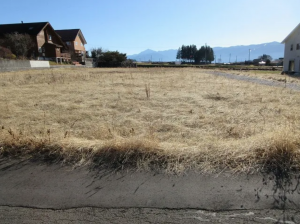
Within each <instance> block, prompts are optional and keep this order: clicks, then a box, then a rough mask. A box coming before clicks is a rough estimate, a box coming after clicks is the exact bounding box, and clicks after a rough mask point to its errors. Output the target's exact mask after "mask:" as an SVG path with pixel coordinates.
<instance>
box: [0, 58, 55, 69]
mask: <svg viewBox="0 0 300 224" xmlns="http://www.w3.org/2000/svg"><path fill="white" fill-rule="evenodd" d="M32 68H50V65H49V61H29V60H5V59H0V72H5V71H17V70H26V69H32Z"/></svg>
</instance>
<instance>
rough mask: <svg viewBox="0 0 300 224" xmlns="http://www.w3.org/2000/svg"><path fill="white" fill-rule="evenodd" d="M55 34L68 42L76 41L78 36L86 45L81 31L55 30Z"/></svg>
mask: <svg viewBox="0 0 300 224" xmlns="http://www.w3.org/2000/svg"><path fill="white" fill-rule="evenodd" d="M55 32H56V33H57V34H58V35H59V36H60V37H61V39H62V40H63V41H64V42H66V41H75V39H76V37H77V35H79V36H80V37H81V40H82V42H83V43H84V44H86V43H87V42H86V40H85V38H84V36H83V34H82V32H81V30H80V29H70V30H55Z"/></svg>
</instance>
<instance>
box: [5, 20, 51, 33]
mask: <svg viewBox="0 0 300 224" xmlns="http://www.w3.org/2000/svg"><path fill="white" fill-rule="evenodd" d="M47 24H48V22H40V23H15V24H0V36H3V35H5V34H7V33H15V32H17V33H20V34H24V33H27V34H29V35H33V36H36V35H37V34H38V33H39V32H41V30H42V29H43V28H44V27H45V26H46V25H47Z"/></svg>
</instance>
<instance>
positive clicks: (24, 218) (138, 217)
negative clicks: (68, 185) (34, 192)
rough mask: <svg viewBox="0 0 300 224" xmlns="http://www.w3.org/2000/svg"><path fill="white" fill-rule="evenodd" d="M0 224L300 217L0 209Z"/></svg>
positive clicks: (289, 218) (289, 214)
mask: <svg viewBox="0 0 300 224" xmlns="http://www.w3.org/2000/svg"><path fill="white" fill-rule="evenodd" d="M0 223H1V224H2V223H3V224H4V223H7V224H8V223H9V224H17V223H18V224H19V223H27V224H43V223H59V224H64V223H82V224H84V223H103V224H106V223H112V224H121V223H132V224H135V223H175V224H176V223H189V224H194V223H195V224H196V223H197V224H199V223H223V224H226V223H228V224H232V223H287V224H295V223H300V214H299V212H297V211H293V210H288V211H285V212H283V211H282V210H247V211H243V210H240V211H225V212H210V211H203V210H191V209H172V210H170V209H150V208H126V209H103V208H74V209H67V210H51V209H34V208H20V207H5V206H1V207H0Z"/></svg>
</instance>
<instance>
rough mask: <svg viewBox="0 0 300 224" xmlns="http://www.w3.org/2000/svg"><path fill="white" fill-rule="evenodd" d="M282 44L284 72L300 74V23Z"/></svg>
mask: <svg viewBox="0 0 300 224" xmlns="http://www.w3.org/2000/svg"><path fill="white" fill-rule="evenodd" d="M281 43H284V61H283V71H288V72H300V23H299V24H298V26H296V28H295V29H293V31H292V32H291V33H290V34H289V35H288V36H287V37H286V38H285V39H284V40H283V41H282V42H281Z"/></svg>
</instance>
